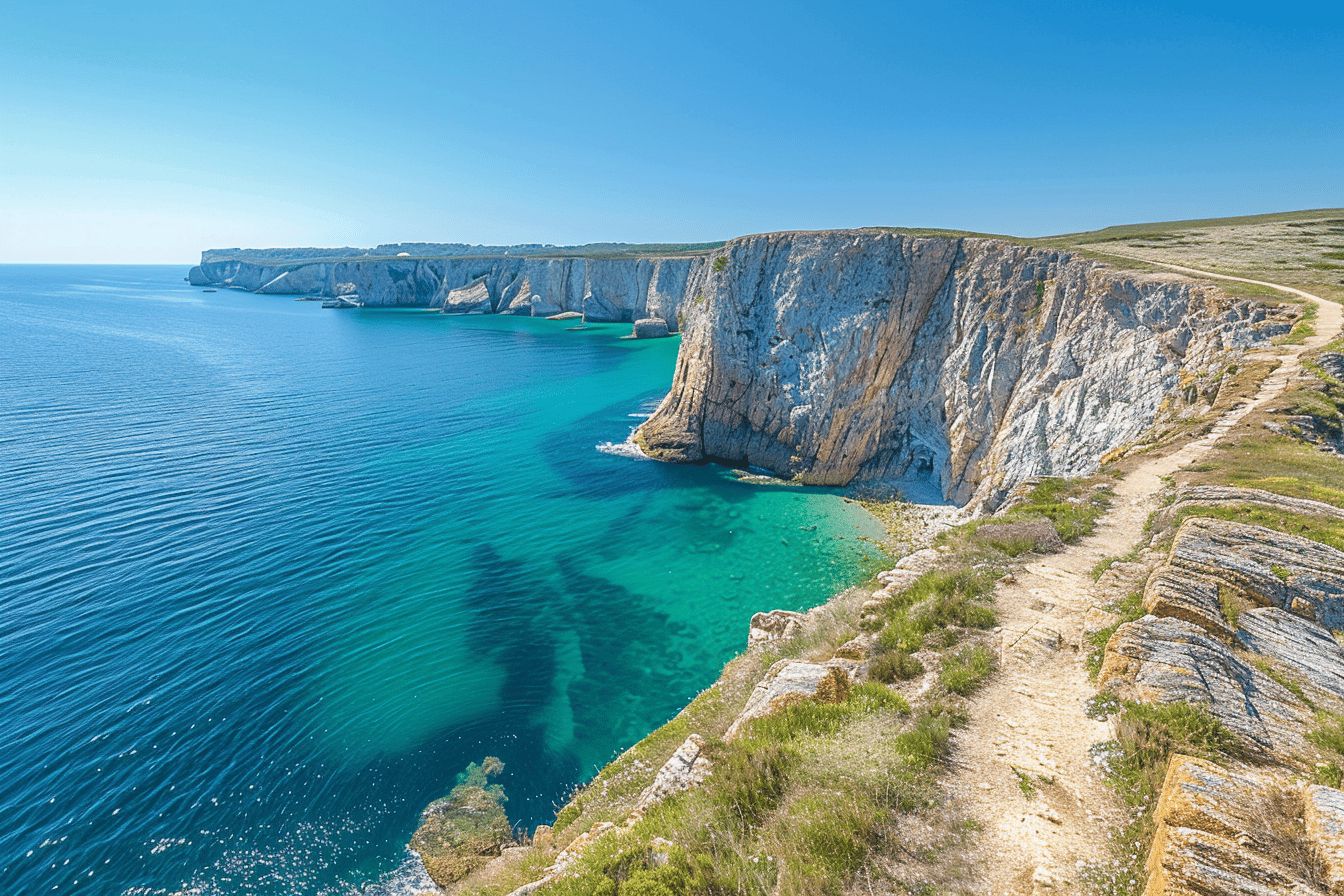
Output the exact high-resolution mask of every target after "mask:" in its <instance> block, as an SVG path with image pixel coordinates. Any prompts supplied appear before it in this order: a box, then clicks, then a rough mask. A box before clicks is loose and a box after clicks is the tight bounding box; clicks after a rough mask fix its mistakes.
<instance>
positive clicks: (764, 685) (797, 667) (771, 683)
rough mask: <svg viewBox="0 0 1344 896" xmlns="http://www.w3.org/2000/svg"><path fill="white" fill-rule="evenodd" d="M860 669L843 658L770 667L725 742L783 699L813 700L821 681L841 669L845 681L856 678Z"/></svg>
mask: <svg viewBox="0 0 1344 896" xmlns="http://www.w3.org/2000/svg"><path fill="white" fill-rule="evenodd" d="M857 666H858V664H857V663H856V662H854V661H853V660H848V659H844V658H837V659H833V660H828V661H827V662H825V663H809V662H805V661H803V660H789V659H785V660H780V661H779V662H777V663H775V664H774V665H773V666H771V667H770V669H769V671H768V672H766V673H765V677H764V678H762V679H761V680H760V682H758V683H757V685H756V687H755V688H754V689H753V690H752V692H751V695H750V696H749V697H748V698H747V702H746V705H744V706H743V707H742V711H741V712H740V713H738V716H737V718H736V719H735V720H734V721H733V724H732V725H730V726H729V727H728V731H727V732H726V733H725V734H724V738H725V739H732V738H733V737H734V736H735V735H736V734H737V733H738V732H739V731H740V730H741V729H742V726H743V725H745V724H746V723H747V722H750V721H751V720H752V719H755V718H758V717H760V716H763V715H766V714H767V713H770V712H772V711H773V710H774V709H775V708H776V703H777V701H780V700H781V699H785V698H788V697H790V696H791V695H797V696H800V697H811V696H813V695H814V694H816V693H817V688H818V687H820V686H821V683H822V681H823V680H825V679H826V677H827V676H829V675H830V674H831V670H833V669H838V670H840V672H841V673H843V674H844V675H845V677H846V678H853V677H854V670H855V668H856V667H857Z"/></svg>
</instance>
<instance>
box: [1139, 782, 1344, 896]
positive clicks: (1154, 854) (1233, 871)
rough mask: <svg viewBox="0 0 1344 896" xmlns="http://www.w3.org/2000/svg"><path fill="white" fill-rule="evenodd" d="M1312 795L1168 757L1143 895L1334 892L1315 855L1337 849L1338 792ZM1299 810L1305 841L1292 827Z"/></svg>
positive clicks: (1313, 895) (1310, 895)
mask: <svg viewBox="0 0 1344 896" xmlns="http://www.w3.org/2000/svg"><path fill="white" fill-rule="evenodd" d="M1317 790H1319V791H1322V792H1323V793H1320V794H1312V793H1309V794H1307V795H1304V794H1303V793H1302V792H1301V791H1299V790H1297V789H1296V788H1294V787H1293V786H1292V785H1291V784H1289V783H1287V782H1285V781H1283V780H1281V779H1279V778H1277V777H1276V776H1274V775H1267V774H1262V773H1257V772H1253V771H1249V770H1231V769H1226V768H1222V767H1220V766H1218V765H1215V764H1214V763H1212V762H1205V761H1202V760H1199V759H1194V758H1191V757H1189V756H1175V757H1173V758H1172V760H1171V763H1170V765H1169V766H1168V770H1167V777H1166V781H1165V783H1164V786H1163V788H1162V797H1161V799H1160V800H1159V802H1158V805H1157V810H1156V815H1155V820H1156V822H1157V830H1156V832H1155V834H1154V836H1153V845H1152V850H1151V852H1150V853H1149V856H1148V865H1147V869H1148V881H1147V886H1146V887H1145V888H1144V891H1143V892H1144V894H1145V896H1196V894H1205V896H1213V894H1227V896H1325V894H1326V893H1327V892H1331V893H1335V892H1338V890H1335V889H1333V888H1332V889H1330V890H1329V891H1327V890H1326V889H1325V888H1323V887H1321V886H1320V884H1319V882H1318V881H1319V876H1320V868H1319V862H1320V859H1319V858H1318V856H1319V855H1321V854H1323V853H1325V852H1326V851H1327V850H1332V849H1338V845H1339V840H1338V831H1339V824H1340V819H1341V815H1340V811H1339V801H1340V798H1344V794H1341V793H1340V792H1339V791H1337V790H1332V789H1331V788H1325V787H1322V788H1311V791H1313V792H1314V791H1317ZM1304 801H1305V804H1306V805H1305V807H1304ZM1317 807H1319V809H1318V808H1317ZM1304 808H1305V811H1306V813H1307V816H1308V818H1310V819H1311V820H1310V821H1309V822H1308V823H1307V826H1306V831H1305V834H1306V836H1305V837H1304V836H1303V833H1304V832H1303V831H1302V830H1300V829H1299V827H1298V818H1299V817H1300V815H1301V813H1302V812H1303V810H1304ZM1318 811H1319V814H1316V815H1314V816H1313V813H1316V812H1318Z"/></svg>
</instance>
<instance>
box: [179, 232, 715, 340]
mask: <svg viewBox="0 0 1344 896" xmlns="http://www.w3.org/2000/svg"><path fill="white" fill-rule="evenodd" d="M410 245H412V247H414V244H410ZM395 248H398V246H395V245H394V246H388V247H379V249H378V250H371V251H373V252H380V251H382V250H384V249H395ZM429 248H431V249H435V250H446V249H451V248H454V247H451V246H440V245H434V246H430V247H429ZM460 248H461V250H462V251H460V252H456V253H452V254H440V255H435V256H426V257H416V256H404V257H403V256H399V255H392V256H390V257H389V256H386V255H378V254H368V255H350V254H348V253H350V252H352V251H355V250H345V249H340V250H321V249H293V250H207V251H205V252H203V253H201V264H200V265H198V266H196V267H194V268H192V269H191V272H190V273H189V275H188V280H189V282H191V283H192V284H195V285H200V286H218V287H234V288H239V289H246V290H250V291H252V292H258V293H265V294H283V295H319V296H336V295H353V296H357V297H358V299H359V301H360V302H361V303H362V304H364V305H372V306H388V307H421V308H441V309H443V310H444V311H447V312H460V313H497V314H524V315H531V314H536V315H549V314H555V313H558V312H562V311H577V312H581V313H582V314H583V315H584V317H585V318H586V319H587V320H590V321H599V322H600V321H634V320H638V319H641V318H659V319H661V320H663V321H665V322H666V323H667V325H668V327H669V329H673V330H675V329H676V327H677V314H678V311H679V310H680V308H681V304H682V301H683V299H684V298H685V296H686V294H687V289H688V283H690V282H691V281H693V280H694V279H695V278H696V276H697V274H698V273H699V271H700V270H701V269H702V268H703V267H704V265H705V262H706V259H705V256H704V255H702V254H695V253H694V252H690V253H683V254H648V255H641V254H637V251H636V250H638V248H639V247H630V248H629V250H628V251H625V250H622V251H617V249H619V247H616V248H614V249H610V250H604V251H598V250H596V249H594V250H593V252H594V254H591V255H581V254H563V255H542V254H536V253H537V252H539V251H540V250H539V249H536V248H534V247H530V246H524V247H509V248H507V249H506V248H503V247H460ZM579 248H580V249H582V248H584V247H579ZM653 248H655V249H662V248H664V247H653ZM323 253H326V254H325V255H324V256H323V257H315V256H318V255H322V254H323ZM632 253H635V254H632Z"/></svg>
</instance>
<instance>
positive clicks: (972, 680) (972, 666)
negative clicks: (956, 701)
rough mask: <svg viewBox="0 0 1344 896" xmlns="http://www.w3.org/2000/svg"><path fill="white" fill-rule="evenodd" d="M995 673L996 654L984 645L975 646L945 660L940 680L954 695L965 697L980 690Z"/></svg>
mask: <svg viewBox="0 0 1344 896" xmlns="http://www.w3.org/2000/svg"><path fill="white" fill-rule="evenodd" d="M993 671H994V652H993V651H992V650H990V649H989V648H988V647H986V646H984V645H983V644H975V645H972V646H970V647H963V648H962V649H961V650H958V651H957V652H956V653H954V654H952V655H951V656H949V657H947V658H946V659H944V660H943V668H942V669H940V670H939V672H938V680H939V681H940V682H942V685H943V687H945V688H947V689H948V690H949V691H951V692H952V693H954V694H959V695H961V696H963V697H965V696H967V695H969V694H972V693H974V692H975V691H976V690H978V689H979V688H980V687H981V685H983V684H984V683H985V679H987V678H989V673H991V672H993Z"/></svg>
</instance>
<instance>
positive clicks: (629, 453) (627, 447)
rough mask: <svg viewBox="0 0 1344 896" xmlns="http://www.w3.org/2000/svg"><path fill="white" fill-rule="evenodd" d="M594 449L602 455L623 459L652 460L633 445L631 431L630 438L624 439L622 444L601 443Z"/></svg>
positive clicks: (632, 433)
mask: <svg viewBox="0 0 1344 896" xmlns="http://www.w3.org/2000/svg"><path fill="white" fill-rule="evenodd" d="M596 447H597V450H598V451H601V452H602V453H603V454H611V455H615V456H616V457H625V458H629V459H630V460H652V458H650V457H649V456H648V455H647V454H645V453H644V452H643V451H641V450H640V449H639V446H638V445H636V444H635V440H634V432H633V431H631V433H630V437H628V438H626V440H625V441H624V442H601V443H599V444H598V445H597V446H596Z"/></svg>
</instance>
